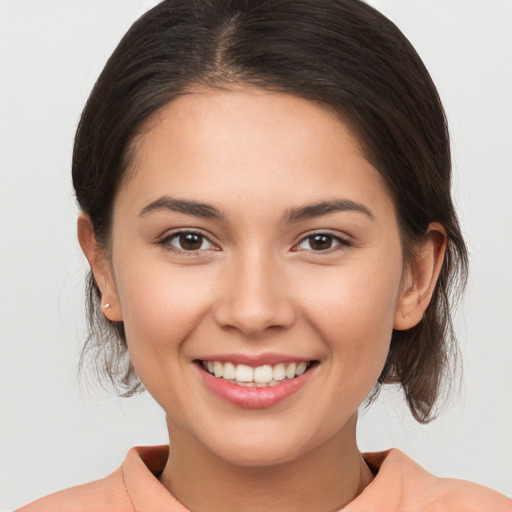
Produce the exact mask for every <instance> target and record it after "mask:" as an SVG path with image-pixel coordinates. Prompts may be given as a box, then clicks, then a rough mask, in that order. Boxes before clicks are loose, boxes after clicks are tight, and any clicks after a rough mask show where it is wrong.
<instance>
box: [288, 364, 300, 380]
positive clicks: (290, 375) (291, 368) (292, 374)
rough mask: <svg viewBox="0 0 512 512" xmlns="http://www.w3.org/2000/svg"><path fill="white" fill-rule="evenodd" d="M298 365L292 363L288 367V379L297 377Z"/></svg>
mask: <svg viewBox="0 0 512 512" xmlns="http://www.w3.org/2000/svg"><path fill="white" fill-rule="evenodd" d="M296 370H297V365H296V364H295V363H292V364H290V365H288V368H286V377H287V378H288V379H293V378H294V377H295V375H296V373H295V372H296Z"/></svg>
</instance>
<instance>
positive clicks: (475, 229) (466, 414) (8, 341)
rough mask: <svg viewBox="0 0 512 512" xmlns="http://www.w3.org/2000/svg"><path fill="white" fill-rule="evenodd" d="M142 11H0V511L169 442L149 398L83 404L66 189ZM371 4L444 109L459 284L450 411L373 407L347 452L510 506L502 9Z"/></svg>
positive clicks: (94, 6)
mask: <svg viewBox="0 0 512 512" xmlns="http://www.w3.org/2000/svg"><path fill="white" fill-rule="evenodd" d="M155 3H156V2H155V1H147V0H146V1H144V0H75V1H70V0H45V1H42V0H1V1H0V508H1V507H4V508H6V509H11V508H14V507H16V506H20V505H22V504H24V503H26V502H29V501H31V500H33V499H35V498H37V497H39V496H41V495H45V494H48V493H50V492H53V491H56V490H58V489H61V488H64V487H68V486H71V485H76V484H78V483H83V482H86V481H90V480H93V479H96V478H100V477H102V476H104V475H106V474H108V473H110V472H112V471H113V470H114V469H115V468H116V467H117V466H118V465H119V464H120V463H121V462H122V460H123V458H124V455H125V453H126V451H127V450H128V449H129V448H130V447H131V446H133V445H137V444H160V443H166V442H167V437H166V431H165V427H164V417H163V414H162V412H161V411H160V410H159V408H158V407H157V406H156V405H155V404H154V403H153V402H152V400H151V399H150V398H149V397H148V396H143V397H139V398H132V399H130V400H121V399H117V398H116V397H115V396H113V395H111V394H108V393H105V392H101V391H98V390H97V389H94V387H88V386H87V385H83V386H82V388H81V389H80V388H79V385H78V382H77V378H76V362H77V357H78V352H79V348H80V344H81V341H82V340H83V337H84V332H85V327H84V320H83V316H84V308H83V276H84V273H85V269H86V267H85V263H84V259H83V257H82V256H81V254H80V250H79V248H78V244H77V242H76V240H75V218H76V213H77V211H76V207H75V204H74V199H73V197H72V188H71V180H70V158H71V147H72V139H73V134H74V130H75V127H76V123H77V119H78V116H79V114H80V111H81V109H82V107H83V104H84V102H85V100H86V97H87V95H88V93H89V91H90V89H91V87H92V85H93V83H94V81H95V79H96V77H97V75H98V74H99V72H100V70H101V68H102V66H103V64H104V62H105V60H106V58H107V57H108V55H109V54H110V52H111V51H112V50H113V48H114V47H115V45H116V44H117V42H118V40H119V39H120V37H121V36H122V34H123V33H124V32H125V30H126V29H127V28H128V26H129V25H130V24H131V22H132V21H133V20H135V18H136V17H138V15H140V14H142V13H143V12H144V11H145V10H146V9H147V8H148V7H150V6H151V5H154V4H155ZM371 3H372V4H374V5H375V6H376V7H378V8H379V9H380V10H381V11H382V12H384V13H385V14H387V15H388V16H389V17H390V18H391V19H393V20H394V21H395V23H397V24H398V26H399V27H400V28H401V29H402V30H403V32H404V33H405V34H406V35H407V36H408V37H409V38H410V40H411V41H412V43H413V44H414V45H415V46H416V48H417V50H418V51H419V53H420V55H421V56H422V57H423V59H424V61H425V63H426V64H427V67H428V68H429V69H430V71H431V74H432V75H433V78H434V81H435V82H436V83H437V85H438V88H439V91H440V93H441V96H442V98H443V100H444V103H445V106H446V110H447V114H448V118H449V122H450V125H451V132H452V138H453V154H454V167H455V183H454V187H455V196H456V202H457V204H458V207H459V212H460V217H461V222H462V225H463V230H464V233H465V235H466V237H467V241H468V243H469V247H470V250H471V260H472V261H471V263H472V268H471V270H472V271H471V278H470V282H469V288H468V293H467V298H466V300H465V302H464V303H463V305H462V308H461V314H459V316H458V318H457V330H458V332H459V335H460V341H461V349H462V351H463V354H464V360H465V374H464V381H463V388H462V392H461V394H460V396H458V397H456V398H455V399H454V400H453V403H452V406H451V409H449V411H448V412H447V413H446V414H444V416H442V417H441V418H440V419H438V420H437V421H436V422H434V423H432V424H430V425H428V426H420V425H417V424H415V423H414V421H413V420H412V419H411V417H410V415H409V414H408V412H407V410H406V408H405V406H404V405H403V403H402V401H401V399H400V397H399V396H398V395H397V394H394V393H392V392H390V393H385V394H383V396H382V398H381V399H380V400H379V402H378V403H377V404H375V406H374V407H373V408H372V409H371V411H370V412H369V413H367V414H365V415H363V416H362V417H361V421H360V429H359V430H360V446H361V448H362V449H363V450H381V449H385V448H387V447H390V446H396V447H399V448H401V449H403V450H404V451H405V452H406V453H408V454H409V455H410V456H411V457H413V458H414V459H415V460H416V461H418V462H419V463H420V464H422V465H423V466H424V467H426V468H427V469H428V470H430V471H432V472H434V473H435V474H437V475H443V476H444V475H449V476H452V477H458V478H465V479H470V480H475V481H478V482H480V483H483V484H486V485H489V486H492V487H494V488H496V489H498V490H500V491H501V492H503V493H505V494H508V495H509V496H512V434H511V432H512V428H511V427H512V371H511V368H512V334H511V332H512V292H511V289H512V207H511V202H512V199H511V195H512V164H511V162H512V99H511V95H512V71H511V68H512V2H511V1H510V0H373V1H372V2H371Z"/></svg>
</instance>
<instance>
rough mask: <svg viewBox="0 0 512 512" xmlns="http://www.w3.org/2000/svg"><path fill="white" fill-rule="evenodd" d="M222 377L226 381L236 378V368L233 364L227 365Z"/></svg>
mask: <svg viewBox="0 0 512 512" xmlns="http://www.w3.org/2000/svg"><path fill="white" fill-rule="evenodd" d="M222 376H223V377H224V378H225V379H234V378H236V368H235V365H234V364H233V363H225V364H224V370H223V372H222Z"/></svg>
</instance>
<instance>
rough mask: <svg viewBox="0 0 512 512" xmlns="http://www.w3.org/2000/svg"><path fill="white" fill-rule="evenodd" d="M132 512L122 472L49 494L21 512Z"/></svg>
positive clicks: (119, 470)
mask: <svg viewBox="0 0 512 512" xmlns="http://www.w3.org/2000/svg"><path fill="white" fill-rule="evenodd" d="M91 510H94V511H96V512H107V511H108V512H115V511H119V512H121V511H123V512H129V511H131V510H133V507H132V504H131V500H130V497H129V495H128V493H127V491H126V487H125V485H124V481H123V473H122V469H121V468H119V469H118V470H117V471H115V472H114V473H112V474H111V475H109V476H107V477H106V478H103V479H101V480H96V481H94V482H90V483H87V484H84V485H79V486H77V487H71V488H69V489H65V490H63V491H59V492H56V493H54V494H50V495H49V496H46V497H45V498H41V499H40V500H37V501H35V502H33V503H31V504H29V505H27V506H25V507H23V508H21V509H20V510H19V511H18V512H50V511H51V512H61V511H62V512H64V511H65V512H86V511H87V512H88V511H91Z"/></svg>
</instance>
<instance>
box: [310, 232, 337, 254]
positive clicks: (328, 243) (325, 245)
mask: <svg viewBox="0 0 512 512" xmlns="http://www.w3.org/2000/svg"><path fill="white" fill-rule="evenodd" d="M333 241H334V240H333V237H332V236H328V235H314V236H312V237H310V238H309V246H310V247H311V249H312V250H313V251H325V250H326V249H330V248H331V247H332V244H333Z"/></svg>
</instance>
